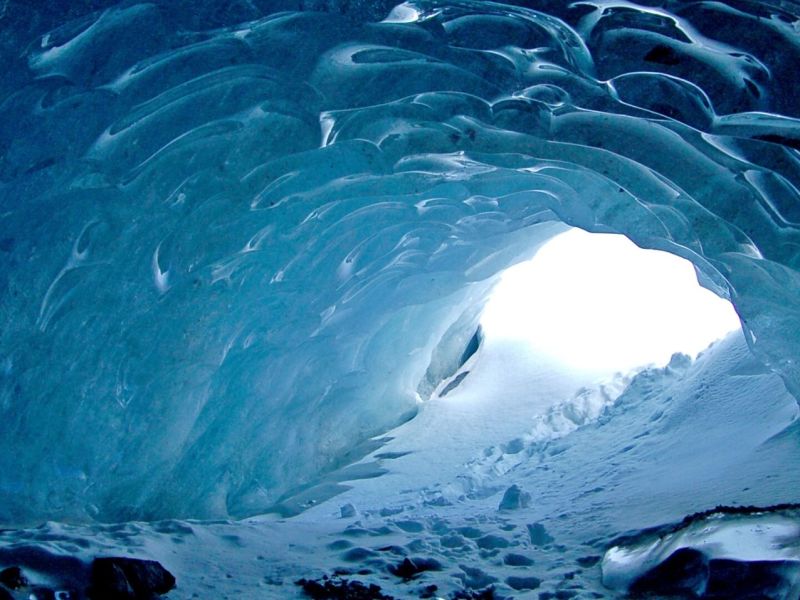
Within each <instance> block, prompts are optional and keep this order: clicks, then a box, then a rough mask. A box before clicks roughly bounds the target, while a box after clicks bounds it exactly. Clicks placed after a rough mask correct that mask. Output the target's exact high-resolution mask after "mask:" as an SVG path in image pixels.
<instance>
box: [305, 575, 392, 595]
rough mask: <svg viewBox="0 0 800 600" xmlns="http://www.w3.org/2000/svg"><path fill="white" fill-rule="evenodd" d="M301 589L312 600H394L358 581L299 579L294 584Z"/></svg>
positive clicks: (324, 578)
mask: <svg viewBox="0 0 800 600" xmlns="http://www.w3.org/2000/svg"><path fill="white" fill-rule="evenodd" d="M295 584H296V585H299V586H300V587H302V588H303V592H304V593H305V594H306V596H308V597H309V598H313V599H314V600H395V599H394V597H393V596H387V595H386V594H383V593H381V588H380V586H377V585H375V584H370V585H369V587H367V586H366V585H364V584H363V583H361V582H360V581H355V580H353V581H348V580H347V579H339V578H334V579H328V576H327V575H326V576H325V577H323V578H322V579H321V580H316V581H315V580H310V579H300V580H299V581H296V582H295Z"/></svg>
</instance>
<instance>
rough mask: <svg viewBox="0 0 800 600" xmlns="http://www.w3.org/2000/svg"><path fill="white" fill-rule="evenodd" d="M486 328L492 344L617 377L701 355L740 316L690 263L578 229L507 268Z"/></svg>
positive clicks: (486, 311)
mask: <svg viewBox="0 0 800 600" xmlns="http://www.w3.org/2000/svg"><path fill="white" fill-rule="evenodd" d="M481 329H482V331H483V333H484V335H485V337H486V339H487V341H490V342H491V343H492V344H494V345H497V344H504V345H508V344H513V345H515V346H516V347H518V348H526V352H529V353H532V354H534V355H536V356H539V357H543V358H545V359H547V360H553V361H555V362H556V363H558V364H560V365H562V366H563V367H565V368H568V369H571V370H577V371H582V372H588V373H593V374H596V375H609V374H612V373H615V372H622V373H626V372H630V371H634V370H639V369H641V368H643V367H646V366H648V365H653V366H657V367H660V366H664V365H666V364H667V363H668V362H669V360H670V358H671V356H672V355H673V354H674V353H681V354H686V355H688V356H690V357H692V358H694V357H696V356H697V354H698V353H700V352H702V351H703V350H704V349H706V348H707V347H708V346H709V345H710V344H712V343H713V342H715V341H717V340H719V339H722V338H724V337H725V336H726V335H728V334H729V333H731V332H733V331H737V330H739V329H741V323H740V321H739V317H738V315H737V313H736V311H735V309H734V307H733V305H732V304H731V303H730V302H729V301H728V300H726V299H724V298H721V297H719V296H718V295H716V294H715V293H714V292H712V291H709V290H708V289H705V288H703V287H701V286H700V284H699V283H698V279H697V275H696V272H695V268H694V266H693V265H692V263H691V262H689V261H688V260H686V259H683V258H680V257H678V256H675V255H673V254H670V253H668V252H663V251H659V250H647V249H642V248H639V247H638V246H636V245H635V244H634V243H633V242H632V241H630V240H629V239H628V238H627V237H625V236H623V235H617V234H597V233H588V232H586V231H584V230H582V229H577V228H573V229H570V230H569V231H567V232H565V233H562V234H560V235H557V236H555V237H554V238H553V239H551V240H550V241H548V242H547V243H546V244H545V245H544V246H542V247H541V248H540V249H539V251H538V252H537V253H536V255H535V256H534V257H533V258H532V259H530V260H528V261H525V262H522V263H519V264H517V265H514V266H513V267H511V268H509V269H507V270H506V271H505V272H504V273H503V274H502V276H501V280H500V282H499V283H498V285H497V286H496V287H495V289H494V290H493V292H492V295H491V297H490V298H489V300H488V302H487V304H486V306H485V308H484V311H483V314H482V317H481ZM490 345H491V344H490ZM521 360H522V361H524V360H527V359H526V358H524V357H523V358H521Z"/></svg>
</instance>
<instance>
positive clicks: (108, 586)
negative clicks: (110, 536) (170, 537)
mask: <svg viewBox="0 0 800 600" xmlns="http://www.w3.org/2000/svg"><path fill="white" fill-rule="evenodd" d="M174 587H175V577H173V575H172V573H170V572H169V571H167V570H166V569H165V568H164V567H162V566H161V564H160V563H158V562H156V561H154V560H141V559H138V558H122V557H108V558H96V559H94V561H93V562H92V575H91V586H90V592H89V593H90V596H91V597H92V598H94V599H95V600H150V599H151V598H153V597H155V596H159V595H161V594H166V593H167V592H168V591H170V590H171V589H172V588H174Z"/></svg>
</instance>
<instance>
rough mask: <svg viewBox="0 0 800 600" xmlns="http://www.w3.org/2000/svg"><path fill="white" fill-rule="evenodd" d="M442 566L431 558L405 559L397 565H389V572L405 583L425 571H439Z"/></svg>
mask: <svg viewBox="0 0 800 600" xmlns="http://www.w3.org/2000/svg"><path fill="white" fill-rule="evenodd" d="M441 569H442V565H441V563H439V561H438V560H435V559H433V558H405V559H403V562H401V563H399V564H397V565H389V572H390V573H391V574H392V575H394V576H395V577H400V578H402V579H404V580H406V581H408V580H409V579H413V578H414V577H416V576H417V575H419V574H420V573H423V572H425V571H441Z"/></svg>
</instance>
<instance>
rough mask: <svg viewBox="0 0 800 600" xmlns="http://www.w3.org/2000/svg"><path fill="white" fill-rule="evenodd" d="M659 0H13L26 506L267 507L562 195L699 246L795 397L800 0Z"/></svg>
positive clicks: (21, 515)
mask: <svg viewBox="0 0 800 600" xmlns="http://www.w3.org/2000/svg"><path fill="white" fill-rule="evenodd" d="M644 4H647V5H648V6H638V5H636V4H632V3H628V2H615V1H613V0H598V1H593V2H584V3H576V4H571V5H566V4H562V3H559V2H543V3H528V2H515V3H514V4H513V5H512V4H507V5H504V4H494V3H483V2H475V1H471V0H412V1H409V2H406V3H404V4H401V5H399V6H397V7H394V8H393V7H391V6H389V5H388V4H387V5H384V4H382V3H373V4H371V5H370V3H360V2H351V3H347V2H342V3H337V2H333V1H326V2H323V1H321V0H320V1H318V2H309V3H306V6H303V3H302V2H290V1H288V0H287V1H286V2H274V3H269V2H253V3H235V4H232V6H231V7H230V8H229V9H227V10H221V9H219V7H217V6H215V3H214V2H202V3H197V4H196V5H192V7H191V8H189V7H187V6H186V5H185V4H184V3H180V2H177V3H170V2H166V1H156V2H152V3H142V4H135V3H121V4H119V5H114V4H111V3H106V2H87V3H86V4H85V5H81V4H80V3H75V6H73V7H70V8H62V9H57V8H51V9H49V10H51V11H57V10H64V11H66V12H65V14H62V15H61V16H59V15H58V14H56V13H53V14H51V13H48V12H47V11H46V10H44V9H42V15H41V18H40V19H35V18H28V17H26V16H25V14H24V11H23V13H18V12H15V11H18V10H19V9H18V7H17V6H16V4H14V3H11V4H10V5H9V4H8V3H6V5H4V8H3V11H4V12H3V14H4V16H5V17H6V18H7V19H9V20H10V22H11V23H12V25H13V26H14V27H12V28H11V29H12V30H13V35H12V34H9V37H5V38H4V41H3V45H2V46H1V47H0V48H1V51H2V56H3V59H4V63H5V64H8V65H10V68H9V69H7V70H6V72H5V73H4V75H3V77H2V80H0V92H1V93H2V96H1V97H0V103H1V104H0V114H1V115H2V117H0V219H1V220H0V261H2V269H0V310H1V311H2V315H3V326H2V328H1V330H0V434H1V435H0V521H1V522H4V523H17V524H19V523H26V522H35V521H38V520H41V519H63V520H79V521H81V520H87V519H98V520H103V521H114V520H125V519H154V518H164V517H194V518H209V517H224V516H234V517H241V516H246V515H253V514H257V513H259V512H263V511H265V510H268V509H270V507H272V506H273V505H275V504H276V503H277V502H279V501H280V500H281V498H282V497H283V496H284V495H285V494H286V493H287V492H290V491H291V490H293V489H296V488H302V487H303V486H305V485H309V484H311V483H313V482H314V481H315V479H316V478H317V477H318V476H320V475H321V474H324V473H326V472H330V471H332V470H334V469H336V468H337V467H339V466H341V465H343V464H346V463H348V462H349V461H350V460H351V459H352V458H353V455H352V451H353V448H354V446H356V445H357V444H358V443H359V442H365V441H367V440H368V439H369V438H371V437H372V436H374V435H376V434H379V433H381V432H384V431H386V430H387V429H389V428H390V427H392V426H394V425H397V424H399V423H401V422H402V421H404V420H407V419H408V418H410V417H411V416H412V415H413V414H414V412H415V411H416V410H417V407H418V406H419V402H420V401H422V400H425V399H426V397H427V395H429V394H430V393H432V391H433V390H434V389H436V386H437V385H438V383H439V382H440V381H442V380H443V379H445V378H447V377H449V376H450V375H452V374H453V373H454V372H455V370H456V369H457V368H458V367H459V360H460V358H461V357H462V354H463V352H464V349H465V347H466V346H467V345H468V343H469V341H470V339H471V338H472V337H473V335H474V333H475V330H476V326H477V323H478V321H479V317H480V311H481V308H482V306H483V304H484V303H485V301H486V299H487V297H488V295H489V293H490V292H491V289H492V287H493V285H494V283H495V282H496V280H497V277H498V274H499V273H501V272H502V271H503V270H504V269H505V268H507V267H509V266H510V265H512V264H514V263H516V262H518V261H520V260H522V259H524V258H527V257H529V256H531V255H532V254H533V253H534V252H535V251H536V249H537V248H538V247H539V246H540V245H541V244H542V243H544V242H545V241H546V240H547V239H549V238H550V237H552V236H553V235H556V234H557V233H558V232H560V231H562V230H563V229H564V226H565V225H569V226H575V227H580V228H582V229H585V230H587V231H592V232H616V233H621V234H624V235H626V236H628V237H629V238H630V239H631V240H633V241H634V242H636V243H637V244H638V245H640V246H642V247H645V248H655V249H661V250H666V251H669V252H672V253H674V254H677V255H680V256H682V257H684V258H687V259H688V260H690V261H692V262H693V263H694V264H695V266H696V268H697V270H698V273H699V276H700V278H701V280H702V281H703V283H704V285H706V286H707V287H708V288H709V289H712V290H713V291H715V292H716V293H718V294H719V295H721V296H723V297H726V298H730V300H731V301H732V302H733V304H734V305H735V307H736V310H737V312H738V314H739V315H740V317H741V319H742V323H743V328H744V331H745V333H746V336H747V341H748V344H749V347H750V349H751V351H752V352H753V353H754V355H755V356H756V357H757V358H758V360H759V361H760V362H761V363H762V364H763V365H765V366H766V368H767V369H768V370H769V371H770V372H772V373H776V374H778V375H779V376H780V377H781V378H782V380H783V382H784V384H785V385H786V387H787V388H788V389H789V390H790V392H791V393H792V394H793V395H794V396H795V397H798V394H800V365H798V351H797V348H798V340H800V275H799V274H798V268H800V232H799V231H798V223H800V212H799V208H798V207H800V202H798V200H800V194H798V187H800V164H799V163H798V154H797V148H798V146H799V145H800V127H799V126H798V120H797V119H798V117H800V99H799V98H798V92H797V86H796V74H795V72H794V68H793V67H792V65H796V64H798V62H800V38H799V35H798V22H800V21H799V20H798V15H797V14H796V12H792V9H791V7H787V6H784V5H783V4H785V3H783V4H779V3H777V2H776V3H763V4H753V3H747V2H740V1H738V0H731V1H730V2H728V3H726V4H723V3H709V2H690V3H681V2H672V1H671V0H664V1H663V2H657V3H653V2H648V3H644ZM528 5H531V6H534V7H535V8H536V7H538V10H537V9H535V8H529V7H528ZM650 5H653V6H650ZM656 5H657V6H656ZM9 6H10V8H9ZM81 6H84V8H85V10H81V9H80V7H81ZM76 7H77V8H76ZM98 7H101V8H102V9H101V10H96V11H94V12H92V9H93V8H98ZM384 8H385V11H384V10H383V9H384ZM378 13H381V14H378ZM760 401H762V399H761V398H757V397H754V398H753V402H760Z"/></svg>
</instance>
